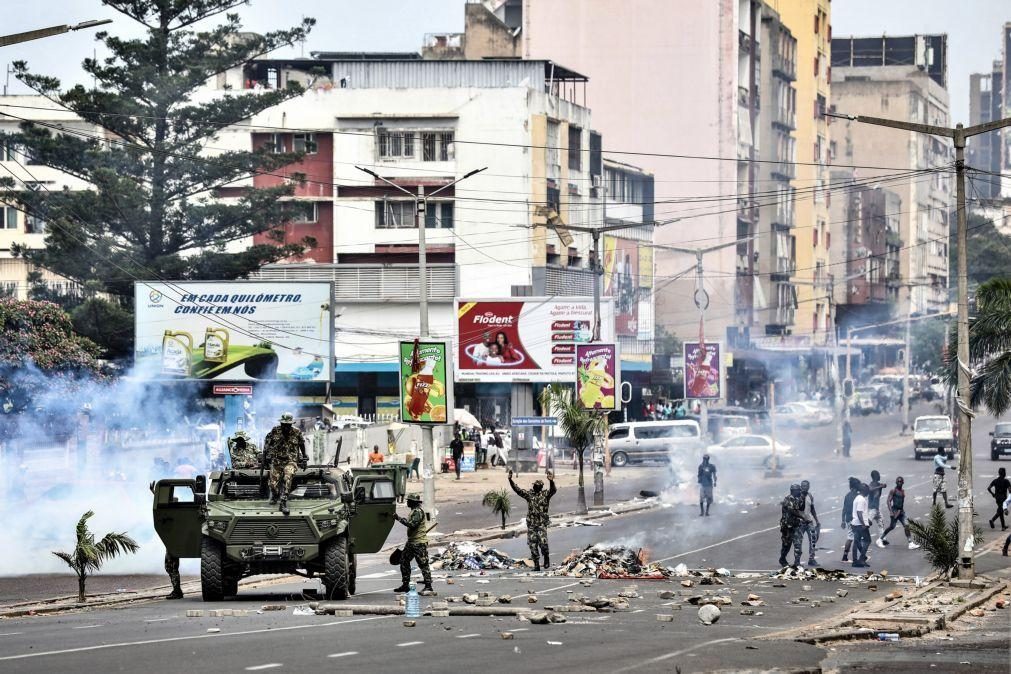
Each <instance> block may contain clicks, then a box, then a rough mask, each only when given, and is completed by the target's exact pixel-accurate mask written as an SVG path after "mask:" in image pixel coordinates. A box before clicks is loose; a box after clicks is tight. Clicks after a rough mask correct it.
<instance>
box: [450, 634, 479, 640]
mask: <svg viewBox="0 0 1011 674" xmlns="http://www.w3.org/2000/svg"><path fill="white" fill-rule="evenodd" d="M479 636H481V635H480V634H458V635H456V638H457V639H473V638H474V637H479Z"/></svg>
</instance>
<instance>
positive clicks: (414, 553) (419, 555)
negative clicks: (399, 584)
mask: <svg viewBox="0 0 1011 674" xmlns="http://www.w3.org/2000/svg"><path fill="white" fill-rule="evenodd" d="M412 559H413V560H416V561H417V562H418V568H419V569H421V577H422V578H424V579H425V585H431V584H432V569H431V568H429V566H428V544H427V543H405V544H404V554H403V555H401V557H400V578H401V580H403V581H404V585H407V584H408V583H410V582H411V560H412Z"/></svg>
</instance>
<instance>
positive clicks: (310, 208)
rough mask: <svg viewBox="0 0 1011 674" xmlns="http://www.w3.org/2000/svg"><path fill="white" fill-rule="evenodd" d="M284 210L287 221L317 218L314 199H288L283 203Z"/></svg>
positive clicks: (312, 220)
mask: <svg viewBox="0 0 1011 674" xmlns="http://www.w3.org/2000/svg"><path fill="white" fill-rule="evenodd" d="M284 212H285V215H287V216H288V217H289V222H294V223H304V222H316V220H317V219H318V218H317V213H316V202H315V201H289V202H288V203H286V204H285V205H284Z"/></svg>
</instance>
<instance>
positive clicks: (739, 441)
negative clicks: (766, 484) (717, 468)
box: [706, 434, 793, 466]
mask: <svg viewBox="0 0 1011 674" xmlns="http://www.w3.org/2000/svg"><path fill="white" fill-rule="evenodd" d="M706 452H707V453H708V454H709V455H710V456H711V457H712V458H713V459H714V460H716V459H719V458H721V457H726V458H728V459H729V458H734V457H752V458H755V459H758V460H759V461H761V463H762V465H764V466H769V465H771V462H772V438H770V437H769V436H768V435H751V434H749V435H738V436H737V437H734V438H727V439H726V440H724V441H723V442H719V443H716V444H715V445H709V447H708V448H707V449H706ZM776 456H777V458H780V459H782V458H783V457H790V456H793V452H792V451H791V448H790V445H787V444H784V443H783V442H780V441H779V440H777V441H776Z"/></svg>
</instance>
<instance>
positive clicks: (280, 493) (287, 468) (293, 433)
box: [263, 412, 308, 515]
mask: <svg viewBox="0 0 1011 674" xmlns="http://www.w3.org/2000/svg"><path fill="white" fill-rule="evenodd" d="M263 460H264V461H265V462H267V463H268V464H270V502H271V503H277V502H278V499H280V501H281V512H283V513H284V514H285V515H287V514H288V493H289V492H291V478H292V477H294V475H295V471H296V470H298V464H299V462H300V461H307V460H308V459H307V457H306V454H305V439H304V438H303V437H302V433H301V431H299V430H298V429H297V428H295V417H294V416H292V414H291V412H285V413H284V414H282V415H281V422H280V424H278V425H277V426H274V427H273V428H272V429H270V433H267V438H266V440H264V441H263Z"/></svg>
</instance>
